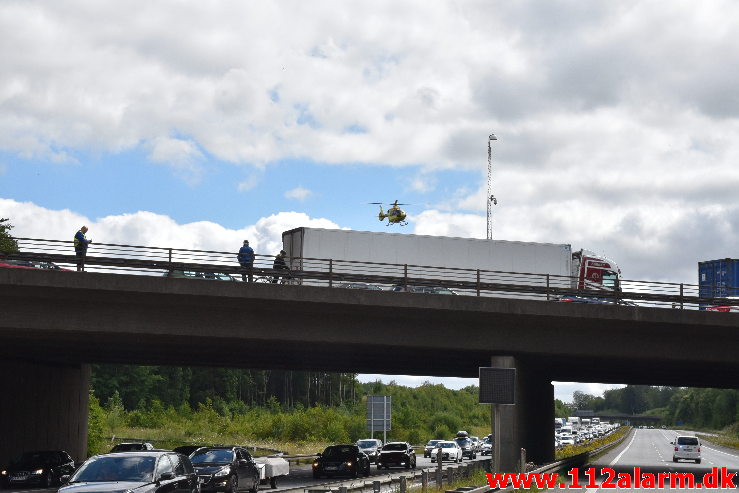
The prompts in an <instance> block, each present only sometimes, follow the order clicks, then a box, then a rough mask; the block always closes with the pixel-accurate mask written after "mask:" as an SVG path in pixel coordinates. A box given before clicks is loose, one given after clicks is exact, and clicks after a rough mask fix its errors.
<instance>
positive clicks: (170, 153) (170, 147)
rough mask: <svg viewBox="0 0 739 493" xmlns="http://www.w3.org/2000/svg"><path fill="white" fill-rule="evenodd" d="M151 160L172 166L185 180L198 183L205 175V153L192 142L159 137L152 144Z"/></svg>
mask: <svg viewBox="0 0 739 493" xmlns="http://www.w3.org/2000/svg"><path fill="white" fill-rule="evenodd" d="M150 148H151V152H150V153H149V159H150V160H151V161H153V162H155V163H162V164H167V165H169V166H172V167H173V168H175V170H177V172H178V173H179V174H180V176H182V177H183V178H184V179H186V180H187V181H189V182H191V183H197V182H198V181H199V180H200V178H201V176H202V173H203V169H202V166H201V164H200V163H201V162H202V161H203V160H204V156H203V153H202V152H200V149H198V148H197V146H196V145H195V143H194V142H192V141H191V140H183V139H174V138H169V137H157V138H155V139H153V140H152V142H151V143H150Z"/></svg>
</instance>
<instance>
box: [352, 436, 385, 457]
mask: <svg viewBox="0 0 739 493" xmlns="http://www.w3.org/2000/svg"><path fill="white" fill-rule="evenodd" d="M357 447H359V449H360V450H361V451H362V452H364V453H365V454H367V457H368V458H369V460H370V462H372V463H375V462H377V459H378V458H379V457H380V451H381V450H382V440H378V439H377V438H363V439H361V440H357Z"/></svg>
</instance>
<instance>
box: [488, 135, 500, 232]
mask: <svg viewBox="0 0 739 493" xmlns="http://www.w3.org/2000/svg"><path fill="white" fill-rule="evenodd" d="M494 140H498V137H496V136H495V134H490V136H489V137H488V192H487V197H486V201H487V206H488V217H487V222H488V235H487V238H488V240H492V239H493V221H492V215H493V205H497V204H498V199H496V198H495V197H494V196H493V149H492V146H491V144H490V143H491V142H492V141H494Z"/></svg>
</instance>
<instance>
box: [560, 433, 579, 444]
mask: <svg viewBox="0 0 739 493" xmlns="http://www.w3.org/2000/svg"><path fill="white" fill-rule="evenodd" d="M559 443H560V445H562V446H565V445H575V443H576V442H575V437H573V436H572V435H569V434H567V433H562V434H561V435H559Z"/></svg>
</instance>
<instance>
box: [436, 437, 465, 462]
mask: <svg viewBox="0 0 739 493" xmlns="http://www.w3.org/2000/svg"><path fill="white" fill-rule="evenodd" d="M439 450H441V461H442V462H443V461H445V460H450V461H452V462H462V449H461V448H459V445H457V442H455V441H452V440H442V441H441V442H439V443H437V444H436V449H435V450H434V451H433V452H432V454H431V462H436V457H437V456H438V455H437V454H438V453H439Z"/></svg>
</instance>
